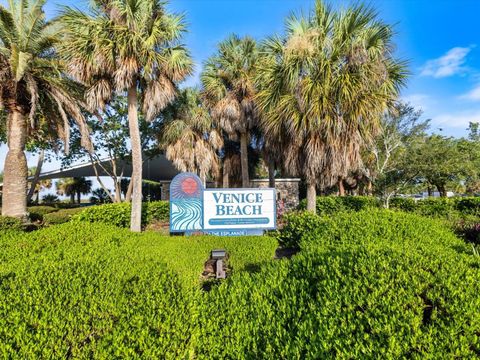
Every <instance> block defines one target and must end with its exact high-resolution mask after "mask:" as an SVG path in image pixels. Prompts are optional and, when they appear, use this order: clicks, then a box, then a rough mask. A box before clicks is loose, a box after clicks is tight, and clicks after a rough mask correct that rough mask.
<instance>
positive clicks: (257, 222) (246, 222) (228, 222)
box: [170, 173, 277, 236]
mask: <svg viewBox="0 0 480 360" xmlns="http://www.w3.org/2000/svg"><path fill="white" fill-rule="evenodd" d="M276 212H277V211H276V193H275V189H204V187H203V184H202V182H201V180H200V179H199V178H198V176H196V175H195V174H192V173H182V174H179V175H177V176H175V178H174V179H173V180H172V182H171V184H170V232H187V233H188V232H195V231H202V232H205V233H208V234H212V235H224V236H225V235H236V236H238V235H261V234H262V233H263V230H270V229H275V228H276Z"/></svg>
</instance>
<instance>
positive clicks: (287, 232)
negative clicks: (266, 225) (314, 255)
mask: <svg viewBox="0 0 480 360" xmlns="http://www.w3.org/2000/svg"><path fill="white" fill-rule="evenodd" d="M283 220H284V225H283V228H282V229H281V230H278V231H276V232H275V238H276V239H277V241H278V244H279V245H280V246H281V247H283V248H296V249H298V248H300V240H301V239H302V238H303V237H304V236H310V234H314V233H315V229H316V228H317V227H318V226H319V224H320V223H321V221H322V218H321V217H320V216H318V215H315V214H313V213H311V212H309V211H305V212H298V213H289V214H285V216H284V217H283Z"/></svg>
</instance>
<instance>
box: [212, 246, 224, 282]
mask: <svg viewBox="0 0 480 360" xmlns="http://www.w3.org/2000/svg"><path fill="white" fill-rule="evenodd" d="M226 257H227V252H226V251H225V250H223V249H214V250H212V252H211V253H210V259H211V260H215V277H216V278H217V279H225V277H226V274H225V269H224V268H223V262H224V260H225V259H226Z"/></svg>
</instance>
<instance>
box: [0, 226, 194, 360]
mask: <svg viewBox="0 0 480 360" xmlns="http://www.w3.org/2000/svg"><path fill="white" fill-rule="evenodd" d="M139 239H140V238H139V237H137V236H133V235H132V234H130V233H129V232H128V231H126V230H121V229H118V228H115V227H108V226H106V225H94V224H86V223H84V224H78V223H77V224H64V225H58V226H54V227H50V228H48V229H44V230H39V231H36V232H33V233H30V234H25V235H22V236H21V237H20V236H18V235H17V236H15V237H14V236H10V237H9V236H8V235H7V237H6V238H0V246H1V248H2V253H1V254H0V263H1V264H2V266H1V267H0V338H1V339H2V341H1V342H0V353H1V354H3V355H4V356H5V357H7V358H22V359H29V358H30V359H47V358H48V359H52V358H54V359H55V358H104V359H112V358H125V359H127V358H128V359H131V358H151V359H164V358H171V359H174V358H186V357H187V346H188V338H189V336H190V326H191V324H190V317H191V316H192V314H191V312H190V308H191V303H190V295H189V293H188V292H187V291H185V290H184V289H183V287H182V285H181V284H180V283H179V280H178V277H177V275H176V274H175V273H174V272H173V271H172V270H171V269H168V268H167V266H166V264H165V263H164V262H162V261H159V259H158V255H157V254H151V253H150V252H148V251H145V250H144V251H138V245H139V241H138V240H139ZM5 260H8V261H5Z"/></svg>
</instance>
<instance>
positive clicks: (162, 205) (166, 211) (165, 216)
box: [144, 201, 170, 224]
mask: <svg viewBox="0 0 480 360" xmlns="http://www.w3.org/2000/svg"><path fill="white" fill-rule="evenodd" d="M144 206H146V219H145V220H146V223H147V224H149V223H151V222H153V221H169V217H170V203H169V202H168V201H152V202H147V203H144Z"/></svg>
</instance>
